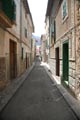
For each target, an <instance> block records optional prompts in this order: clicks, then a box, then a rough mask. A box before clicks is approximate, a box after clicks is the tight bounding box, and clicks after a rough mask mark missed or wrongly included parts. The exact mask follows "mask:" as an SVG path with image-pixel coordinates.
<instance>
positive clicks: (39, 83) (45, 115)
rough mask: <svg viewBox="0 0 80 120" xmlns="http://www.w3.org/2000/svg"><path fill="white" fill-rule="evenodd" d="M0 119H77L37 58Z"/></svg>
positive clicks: (0, 115)
mask: <svg viewBox="0 0 80 120" xmlns="http://www.w3.org/2000/svg"><path fill="white" fill-rule="evenodd" d="M0 120H78V118H77V117H76V116H75V114H74V113H73V111H72V110H71V108H70V107H69V105H68V104H67V102H66V101H65V99H64V97H63V96H62V95H61V93H60V92H59V90H58V88H57V87H56V85H55V83H54V82H53V81H52V80H51V79H50V77H49V76H48V74H47V73H46V71H45V69H44V67H43V66H41V62H40V60H39V59H36V62H35V66H34V68H33V70H32V71H31V73H30V74H29V76H28V77H27V78H26V79H25V81H24V83H23V84H22V86H21V87H20V88H19V89H18V90H17V92H16V93H15V95H14V96H13V97H12V99H11V100H10V101H9V103H8V104H7V105H6V107H5V108H4V109H3V111H2V112H1V113H0Z"/></svg>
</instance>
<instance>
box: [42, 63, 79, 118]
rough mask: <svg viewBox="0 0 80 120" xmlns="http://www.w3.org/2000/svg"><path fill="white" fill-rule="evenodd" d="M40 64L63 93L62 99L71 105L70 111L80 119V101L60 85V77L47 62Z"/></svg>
mask: <svg viewBox="0 0 80 120" xmlns="http://www.w3.org/2000/svg"><path fill="white" fill-rule="evenodd" d="M42 66H44V68H45V70H46V72H47V74H48V75H49V77H50V78H51V80H52V81H54V82H55V84H56V86H57V88H58V89H59V91H60V92H61V94H62V95H63V97H64V99H65V100H66V101H67V103H68V105H69V106H70V107H71V109H72V111H73V112H74V114H76V116H78V118H79V119H80V101H78V100H77V99H76V98H74V97H73V96H72V95H71V94H70V93H69V92H68V91H67V90H66V89H65V88H64V86H63V85H61V82H60V78H59V77H57V76H55V75H53V74H52V73H51V71H50V66H49V65H48V64H47V63H44V62H42Z"/></svg>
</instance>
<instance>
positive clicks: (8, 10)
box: [0, 0, 16, 28]
mask: <svg viewBox="0 0 80 120" xmlns="http://www.w3.org/2000/svg"><path fill="white" fill-rule="evenodd" d="M15 8H16V6H15V3H14V0H1V1H0V25H2V26H4V27H6V28H11V27H12V25H13V24H14V21H15V13H16V12H15V10H16V9H15Z"/></svg>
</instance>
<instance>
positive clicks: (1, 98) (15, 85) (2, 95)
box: [0, 63, 35, 112]
mask: <svg viewBox="0 0 80 120" xmlns="http://www.w3.org/2000/svg"><path fill="white" fill-rule="evenodd" d="M34 65H35V63H33V65H32V66H31V67H30V68H28V69H27V70H26V71H25V72H24V73H23V74H22V75H20V76H19V77H17V78H15V79H14V80H13V81H12V83H11V84H10V85H8V86H7V87H6V88H5V89H4V90H3V91H1V92H0V112H1V111H2V109H3V108H4V107H5V106H6V105H7V103H8V102H9V101H10V99H11V98H12V97H13V95H14V94H15V93H16V91H17V90H18V89H19V88H20V86H21V85H22V84H23V82H24V81H25V79H26V78H27V77H28V75H29V74H30V72H31V71H32V69H33V68H34Z"/></svg>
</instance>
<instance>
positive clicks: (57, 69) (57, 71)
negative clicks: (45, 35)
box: [56, 47, 60, 76]
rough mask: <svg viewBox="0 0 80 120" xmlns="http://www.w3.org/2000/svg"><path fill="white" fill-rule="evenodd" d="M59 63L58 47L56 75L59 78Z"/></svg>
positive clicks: (57, 52) (57, 49)
mask: <svg viewBox="0 0 80 120" xmlns="http://www.w3.org/2000/svg"><path fill="white" fill-rule="evenodd" d="M59 71H60V61H59V47H58V48H56V75H57V76H59V75H60V74H59V73H60V72H59Z"/></svg>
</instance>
